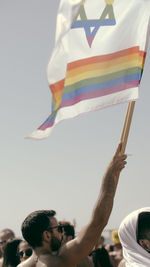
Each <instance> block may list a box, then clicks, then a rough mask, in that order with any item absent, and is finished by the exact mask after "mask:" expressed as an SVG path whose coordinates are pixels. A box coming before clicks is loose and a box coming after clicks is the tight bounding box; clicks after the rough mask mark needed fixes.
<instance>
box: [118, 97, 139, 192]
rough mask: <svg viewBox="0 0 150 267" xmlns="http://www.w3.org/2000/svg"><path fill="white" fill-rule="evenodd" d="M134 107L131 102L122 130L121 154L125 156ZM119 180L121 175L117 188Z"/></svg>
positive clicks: (133, 102) (133, 103)
mask: <svg viewBox="0 0 150 267" xmlns="http://www.w3.org/2000/svg"><path fill="white" fill-rule="evenodd" d="M134 107H135V101H131V102H129V104H128V107H127V112H126V117H125V120H124V125H123V128H122V133H121V138H120V142H121V143H122V148H121V154H123V153H124V152H125V149H126V145H127V141H128V136H129V131H130V126H131V121H132V116H133V112H134ZM118 179H119V174H118V175H116V187H117V184H118Z"/></svg>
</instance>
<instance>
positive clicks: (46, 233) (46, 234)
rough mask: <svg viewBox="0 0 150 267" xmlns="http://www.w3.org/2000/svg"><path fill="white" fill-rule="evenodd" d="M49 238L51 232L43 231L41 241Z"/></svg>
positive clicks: (47, 240) (46, 240)
mask: <svg viewBox="0 0 150 267" xmlns="http://www.w3.org/2000/svg"><path fill="white" fill-rule="evenodd" d="M50 240H51V233H50V232H48V231H44V232H43V241H45V242H49V241H50Z"/></svg>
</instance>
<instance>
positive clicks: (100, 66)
mask: <svg viewBox="0 0 150 267" xmlns="http://www.w3.org/2000/svg"><path fill="white" fill-rule="evenodd" d="M133 60H137V61H139V54H137V53H136V54H132V55H128V56H125V57H119V58H117V59H112V60H109V61H104V62H98V63H93V64H88V65H85V66H81V67H77V68H74V69H72V70H70V71H67V76H66V78H71V77H74V76H76V75H78V73H80V74H81V73H85V72H87V71H91V70H97V69H106V68H108V67H110V66H115V65H118V64H122V63H123V62H129V61H133ZM141 60H143V58H141Z"/></svg>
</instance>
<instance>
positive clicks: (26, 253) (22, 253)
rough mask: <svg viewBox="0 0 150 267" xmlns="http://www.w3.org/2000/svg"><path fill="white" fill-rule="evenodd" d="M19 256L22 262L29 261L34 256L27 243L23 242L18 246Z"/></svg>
mask: <svg viewBox="0 0 150 267" xmlns="http://www.w3.org/2000/svg"><path fill="white" fill-rule="evenodd" d="M17 255H18V257H19V259H20V262H22V261H25V260H27V259H28V258H29V257H30V256H31V255H32V248H31V246H30V245H29V244H28V243H27V242H26V241H21V242H20V244H19V246H18V251H17Z"/></svg>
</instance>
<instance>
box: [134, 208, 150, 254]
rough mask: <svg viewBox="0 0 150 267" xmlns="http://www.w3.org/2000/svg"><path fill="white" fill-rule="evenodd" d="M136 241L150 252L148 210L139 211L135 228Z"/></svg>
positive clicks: (149, 216) (149, 218)
mask: <svg viewBox="0 0 150 267" xmlns="http://www.w3.org/2000/svg"><path fill="white" fill-rule="evenodd" d="M136 236H137V242H138V244H139V245H140V246H142V247H143V248H144V249H145V250H146V251H148V252H149V253H150V212H141V213H140V214H139V216H138V221H137V229H136Z"/></svg>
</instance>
